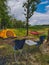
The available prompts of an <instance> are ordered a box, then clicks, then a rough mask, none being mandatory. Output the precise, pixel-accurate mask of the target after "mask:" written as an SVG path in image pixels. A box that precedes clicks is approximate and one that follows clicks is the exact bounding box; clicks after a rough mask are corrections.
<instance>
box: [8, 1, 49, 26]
mask: <svg viewBox="0 0 49 65" xmlns="http://www.w3.org/2000/svg"><path fill="white" fill-rule="evenodd" d="M25 1H26V0H19V2H18V1H16V0H9V1H8V6H10V8H11V10H10V14H11V15H12V16H14V17H15V18H16V19H18V20H22V21H24V20H25V16H24V14H23V13H24V9H23V7H22V5H23V3H24V2H25ZM47 2H48V1H45V2H42V3H40V4H46V3H47ZM45 9H46V10H47V12H46V13H38V12H34V15H33V16H32V17H31V18H30V22H29V23H30V24H31V25H42V24H49V15H48V14H49V5H48V6H46V7H45Z"/></svg>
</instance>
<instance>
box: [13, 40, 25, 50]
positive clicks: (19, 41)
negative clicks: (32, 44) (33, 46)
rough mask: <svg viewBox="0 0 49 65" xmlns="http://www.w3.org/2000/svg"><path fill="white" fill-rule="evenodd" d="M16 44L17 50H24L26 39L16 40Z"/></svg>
mask: <svg viewBox="0 0 49 65" xmlns="http://www.w3.org/2000/svg"><path fill="white" fill-rule="evenodd" d="M14 43H15V50H19V49H22V48H23V46H24V44H25V39H22V40H15V41H14Z"/></svg>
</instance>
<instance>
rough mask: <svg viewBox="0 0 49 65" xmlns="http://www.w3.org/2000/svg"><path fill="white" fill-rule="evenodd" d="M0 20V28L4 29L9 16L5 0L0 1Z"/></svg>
mask: <svg viewBox="0 0 49 65" xmlns="http://www.w3.org/2000/svg"><path fill="white" fill-rule="evenodd" d="M0 19H1V22H0V26H1V28H5V27H6V26H7V25H8V22H9V20H10V16H9V15H8V6H7V0H0Z"/></svg>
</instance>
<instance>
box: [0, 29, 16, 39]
mask: <svg viewBox="0 0 49 65" xmlns="http://www.w3.org/2000/svg"><path fill="white" fill-rule="evenodd" d="M0 37H1V38H9V37H16V34H15V33H14V32H13V30H11V29H6V30H2V31H0Z"/></svg>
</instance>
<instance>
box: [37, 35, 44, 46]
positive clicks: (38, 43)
mask: <svg viewBox="0 0 49 65" xmlns="http://www.w3.org/2000/svg"><path fill="white" fill-rule="evenodd" d="M44 40H45V36H44V35H43V36H40V38H39V41H36V43H37V44H36V46H40V45H41V44H43V41H44Z"/></svg>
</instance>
